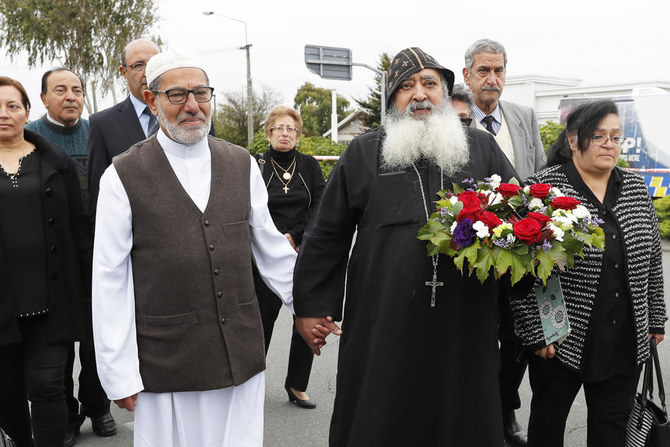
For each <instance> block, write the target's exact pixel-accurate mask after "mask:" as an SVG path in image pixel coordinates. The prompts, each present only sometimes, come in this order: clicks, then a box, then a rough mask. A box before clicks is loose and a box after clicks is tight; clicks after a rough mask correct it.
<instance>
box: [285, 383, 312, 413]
mask: <svg viewBox="0 0 670 447" xmlns="http://www.w3.org/2000/svg"><path fill="white" fill-rule="evenodd" d="M284 387H285V388H286V393H287V394H288V401H289V402H295V403H296V404H298V406H299V407H300V408H307V409H308V410H311V409H312V408H316V402H314V401H313V400H312V399H307V400H302V399H298V397H297V396H296V395H295V394H293V391H291V387H290V386H288V385H285V386H284Z"/></svg>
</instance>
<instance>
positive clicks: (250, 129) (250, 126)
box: [203, 11, 254, 148]
mask: <svg viewBox="0 0 670 447" xmlns="http://www.w3.org/2000/svg"><path fill="white" fill-rule="evenodd" d="M203 14H204V15H206V16H211V15H215V16H219V17H223V18H226V19H230V20H234V21H236V22H240V23H241V24H243V25H244V46H243V47H239V48H238V50H244V51H245V52H246V54H247V148H249V147H251V142H252V141H253V139H254V116H253V114H254V112H253V104H252V95H253V93H252V88H251V53H250V49H251V44H250V43H249V41H248V40H247V22H245V21H244V20H240V19H236V18H234V17H229V16H224V15H223V14H219V13H218V12H214V11H203Z"/></svg>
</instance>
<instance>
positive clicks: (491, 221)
mask: <svg viewBox="0 0 670 447" xmlns="http://www.w3.org/2000/svg"><path fill="white" fill-rule="evenodd" d="M479 220H481V221H482V222H484V225H486V226H487V227H489V229H491V230H493V229H494V228H495V227H497V226H498V225H500V224H501V223H502V220H500V218H499V217H498V216H496V215H495V213H492V212H491V211H483V212H481V213H480V214H479Z"/></svg>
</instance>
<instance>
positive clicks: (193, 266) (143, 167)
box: [113, 137, 265, 393]
mask: <svg viewBox="0 0 670 447" xmlns="http://www.w3.org/2000/svg"><path fill="white" fill-rule="evenodd" d="M208 138H209V147H210V150H211V153H212V183H211V193H210V197H209V202H208V203H207V208H206V209H205V212H204V213H202V212H201V211H200V210H199V209H198V207H197V206H196V205H195V203H193V201H192V200H191V198H190V197H189V196H188V194H187V193H186V191H185V190H184V188H183V187H182V186H181V184H180V183H179V180H178V179H177V176H176V175H175V174H174V172H173V171H172V168H171V167H170V164H169V161H168V159H167V157H166V156H165V153H164V152H163V150H162V149H161V147H160V145H159V143H158V141H157V140H156V138H155V137H154V138H149V139H148V140H145V141H143V142H140V143H138V144H136V145H135V146H133V147H131V148H130V149H129V150H128V151H127V152H125V153H123V154H121V155H119V156H117V157H114V160H113V163H114V167H115V168H116V171H117V172H118V174H119V177H120V178H121V182H122V183H123V186H124V188H125V190H126V193H127V194H128V199H129V201H130V208H131V211H132V225H133V248H132V251H131V258H132V263H133V277H134V283H135V312H136V316H135V319H136V324H137V345H138V351H139V360H140V374H141V375H142V381H143V382H144V390H145V391H149V392H154V393H161V392H178V391H204V390H211V389H218V388H225V387H229V386H232V385H239V384H241V383H243V382H245V381H246V380H248V379H249V378H251V377H252V376H254V375H255V374H257V373H259V372H261V371H263V370H264V369H265V350H264V347H263V330H262V324H261V319H260V313H259V310H258V303H257V302H256V297H255V294H254V286H253V279H252V274H251V243H250V235H249V212H250V207H251V205H250V198H249V169H250V157H249V153H248V152H247V151H246V150H244V149H242V148H240V147H238V146H234V145H232V144H230V143H226V142H225V141H222V140H218V139H215V138H213V137H208Z"/></svg>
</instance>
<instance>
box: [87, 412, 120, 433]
mask: <svg viewBox="0 0 670 447" xmlns="http://www.w3.org/2000/svg"><path fill="white" fill-rule="evenodd" d="M91 425H92V426H93V433H95V434H96V435H98V436H113V435H115V434H116V422H114V418H113V417H112V415H111V414H110V413H109V412H107V413H105V414H103V415H102V416H98V417H92V418H91Z"/></svg>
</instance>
